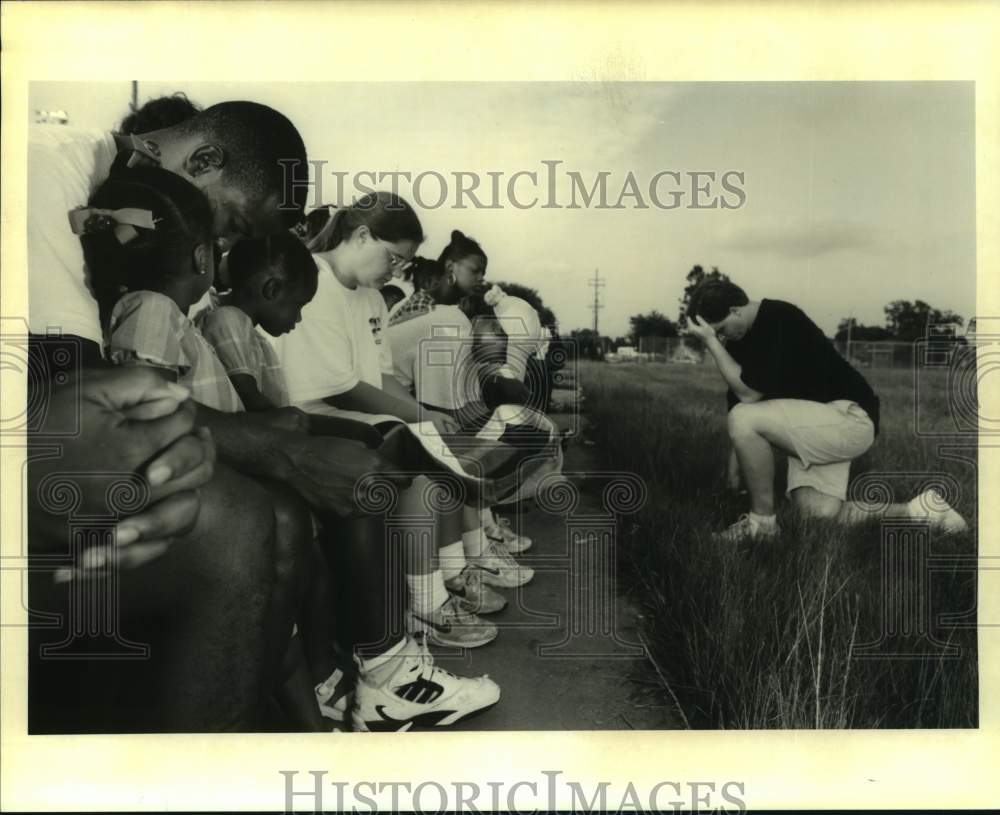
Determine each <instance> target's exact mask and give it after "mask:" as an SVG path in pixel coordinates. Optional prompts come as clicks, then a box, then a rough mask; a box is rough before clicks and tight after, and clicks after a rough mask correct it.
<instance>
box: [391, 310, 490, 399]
mask: <svg viewBox="0 0 1000 815" xmlns="http://www.w3.org/2000/svg"><path fill="white" fill-rule="evenodd" d="M388 334H389V342H390V344H391V346H392V361H393V366H394V367H393V373H394V375H395V377H396V379H398V380H399V381H400V382H401V383H402V385H403V387H405V388H408V389H411V390H412V391H413V393H414V395H415V396H416V398H417V401H418V402H423V403H424V404H425V405H433V406H434V407H439V408H446V409H448V410H456V409H458V408H461V407H463V406H465V405H466V404H468V403H469V402H475V401H480V400H481V399H482V393H481V391H480V389H479V379H478V375H477V370H476V364H475V360H473V358H472V323H470V322H469V318H468V317H466V316H465V314H464V313H463V312H462V310H461V309H460V308H458V306H435V307H434V308H433V309H432V310H431V311H430V312H428V313H427V314H421V315H419V316H417V317H411V318H409V319H407V320H404V321H402V322H400V323H397V324H396V325H394V326H391V327H390V328H389V332H388Z"/></svg>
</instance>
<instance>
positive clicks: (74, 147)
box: [27, 125, 118, 345]
mask: <svg viewBox="0 0 1000 815" xmlns="http://www.w3.org/2000/svg"><path fill="white" fill-rule="evenodd" d="M117 154H118V149H117V146H116V144H115V140H114V137H113V136H112V135H111V134H110V133H107V132H102V131H89V130H80V129H77V128H72V127H66V126H62V125H32V126H31V127H30V128H29V130H28V213H27V226H28V315H29V316H28V325H29V328H30V331H31V332H32V333H33V334H43V335H44V334H48V333H51V332H56V331H58V332H61V333H63V334H73V335H75V336H78V337H82V338H83V339H86V340H90V341H91V342H94V343H97V344H98V345H101V344H102V332H101V321H100V317H99V314H98V308H97V300H96V299H95V298H94V296H93V294H92V293H91V290H90V287H89V285H88V279H87V272H86V267H85V263H84V259H83V249H82V247H81V246H80V239H79V237H78V236H76V235H74V234H73V231H72V230H71V229H70V225H69V212H70V210H72V209H75V208H76V207H80V206H83V205H85V204H86V203H87V200H88V199H89V198H90V196H91V194H92V193H93V192H94V191H95V190H96V189H97V187H98V186H99V185H100V184H101V183H102V182H103V181H104V180H105V179H106V178H107V177H108V175H109V173H110V172H111V167H112V164H113V163H114V161H115V157H116V156H117Z"/></svg>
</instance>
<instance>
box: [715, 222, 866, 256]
mask: <svg viewBox="0 0 1000 815" xmlns="http://www.w3.org/2000/svg"><path fill="white" fill-rule="evenodd" d="M878 244H879V239H878V235H877V233H876V231H875V230H874V229H873V228H872V227H870V226H867V225H865V224H856V223H850V222H848V221H837V220H820V221H782V222H764V223H761V222H756V223H748V224H743V225H740V226H736V227H730V228H729V229H727V230H724V231H723V233H722V234H721V236H720V239H719V241H718V244H717V245H718V246H720V247H721V248H724V249H731V250H735V251H740V252H760V253H766V254H774V255H783V256H786V257H789V258H796V259H801V258H815V257H821V256H823V255H832V254H834V253H836V252H843V251H847V250H852V249H872V248H875V247H877V246H878Z"/></svg>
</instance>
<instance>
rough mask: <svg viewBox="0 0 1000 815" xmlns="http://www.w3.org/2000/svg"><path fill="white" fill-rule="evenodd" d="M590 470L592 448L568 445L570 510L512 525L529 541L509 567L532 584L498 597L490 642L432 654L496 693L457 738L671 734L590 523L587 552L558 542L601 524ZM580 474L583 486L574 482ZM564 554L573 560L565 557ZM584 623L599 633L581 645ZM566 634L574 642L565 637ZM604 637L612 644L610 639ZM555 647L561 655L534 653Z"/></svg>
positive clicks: (599, 484) (566, 418)
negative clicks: (574, 499)
mask: <svg viewBox="0 0 1000 815" xmlns="http://www.w3.org/2000/svg"><path fill="white" fill-rule="evenodd" d="M552 418H553V419H555V420H556V421H557V422H558V423H559V424H560V426H561V427H563V428H566V427H572V426H573V425H574V424H575V420H574V419H573V417H572V416H570V415H566V414H556V415H554V416H553V417H552ZM576 429H577V430H579V428H576ZM595 468H596V465H595V463H594V455H593V450H592V448H590V447H588V446H586V445H585V443H584V442H583V439H582V438H581V437H580V436H579V435H577V436H576V437H575V438H574V439H573V441H571V443H570V445H569V447H568V449H567V451H566V465H565V468H564V471H565V472H566V473H568V474H570V477H571V480H572V482H573V483H574V484H575V485H576V486H578V487H579V488H580V498H579V503H578V504H577V506H576V508H575V509H574V510H573V511H572V512H570V513H563V514H561V515H560V514H556V513H553V512H549V511H546V510H545V509H543V508H542V507H538V506H536V507H534V508H533V509H531V510H530V511H528V512H525V513H524V514H523V516H522V517H520V518H512V521H513V522H514V524H515V526H520V527H521V528H523V529H524V531H525V532H526V533H527V534H528V535H529V536H530V537H531V538H532V539H533V541H534V546H533V547H532V549H531V550H530V551H529V552H527V553H525V554H523V555H521V556H520V557H519V560H521V561H522V562H524V563H527V564H530V565H532V566H533V567H535V569H536V575H535V578H534V580H533V581H532V582H531V583H529V584H528V585H527V586H524V587H522V588H521V589H510V590H506V591H505V594H506V596H507V598H508V606H507V608H506V609H504V610H503V611H502V612H500V613H499V614H495V615H491V616H490V619H491V620H493V621H494V622H495V623H496V624H497V626H498V627H499V628H500V635H499V637H497V639H496V640H494V641H493V642H492V643H490V644H489V645H486V646H484V647H482V648H476V649H471V650H469V651H467V652H466V653H465V655H464V656H463V655H462V654H461V652H460V651H449V650H447V649H435V654H436V657H437V660H438V662H439V664H440V665H441V666H442V667H445V668H448V669H450V670H454V671H455V672H460V673H465V674H467V675H468V674H480V673H489V675H490V676H491V677H492V678H493V679H495V680H496V681H497V683H498V684H499V685H500V687H501V689H502V693H503V696H502V698H501V700H500V703H499V704H498V705H497V706H496V707H494V708H493V709H491V710H489V711H487V712H486V713H483V714H481V715H479V716H478V717H474V718H471V719H469V720H468V721H466V722H463V723H461V724H459V725H458V726H457V729H464V730H627V729H637V730H648V729H657V728H662V729H674V728H677V727H678V725H677V721H676V718H675V714H674V713H673V711H672V710H671V709H670V708H668V707H664V706H663V700H662V693H661V692H660V687H659V684H658V679H657V677H656V673H655V671H654V670H653V668H652V665H651V663H650V662H649V660H648V659H647V658H646V656H645V651H644V649H643V648H642V646H641V645H640V644H639V637H638V634H637V632H636V629H635V622H636V611H635V609H634V607H633V606H632V604H631V603H630V602H629V600H628V598H626V597H622V596H620V592H618V591H617V590H615V588H614V585H613V580H614V577H613V575H612V574H611V573H610V568H608V561H607V554H608V550H609V548H610V547H607V546H606V547H604V549H603V550H602V549H601V545H600V543H599V532H600V529H599V527H600V526H601V524H600V522H599V521H598V522H597V523H596V524H593V523H591V524H589V526H588V523H587V522H584V523H583V528H584V530H586V529H588V528H589V529H594V528H595V526H596V527H598V529H597V530H596V532H595V533H592V534H591V538H590V541H591V542H590V543H589V544H584V546H585V547H589V548H586V549H581V548H580V546H581V544H579V543H577V544H576V546H575V547H571V545H570V543H569V540H568V530H567V523H569V524H570V525H573V524H578V523H580V522H581V519H582V518H583V517H584V516H588V515H589V516H598V515H600V514H602V503H603V502H602V492H601V491H602V488H603V486H604V484H605V483H606V479H603V478H602V477H601V476H596V475H594V471H595ZM574 473H576V474H578V475H573V474H574ZM585 473H587V474H590V477H588V478H586V479H585V478H583V477H582V474H585ZM605 529H606V527H605ZM585 535H586V532H585ZM606 540H610V539H606ZM574 549H575V551H576V552H577V556H576V558H574V557H573V556H572V554H571V553H572V552H573V551H574ZM584 552H586V554H582V553H584ZM595 554H597V556H596V557H595V556H594V555H595ZM612 608H613V617H614V620H613V623H612V622H611V617H612V613H611V611H610V609H612ZM588 623H589V627H590V629H591V630H593V629H595V628H596V629H597V631H598V632H602V629H603V632H602V633H599V634H598V635H596V636H585V635H584V634H585V632H586V631H587V630H588ZM574 629H575V630H576V632H577V636H571V633H572V632H573V631H574ZM611 630H613V631H615V632H616V636H611V635H610V633H609V632H610V631H611ZM616 640H617V642H616ZM560 644H562V647H561V648H556V649H555V650H550V651H549V652H547V653H543V652H544V651H545V650H546V649H547V648H548V649H552V648H553V646H559V645H560Z"/></svg>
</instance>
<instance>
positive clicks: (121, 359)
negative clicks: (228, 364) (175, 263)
mask: <svg viewBox="0 0 1000 815" xmlns="http://www.w3.org/2000/svg"><path fill="white" fill-rule="evenodd" d="M108 335H109V337H108V358H109V359H110V360H111V361H112V362H113V363H114V364H116V365H148V366H150V367H154V368H162V369H165V370H168V371H172V372H173V373H174V374H176V375H177V381H178V382H179V383H180V384H181V385H184V386H185V387H187V388H188V389H189V390H190V391H191V398H192V399H194V401H196V402H198V403H199V404H202V405H205V406H206V407H210V408H215V409H216V410H221V411H223V412H224V413H236V412H238V411H242V410H243V402H242V401H241V400H240V397H239V396H238V395H237V393H236V390H235V389H234V388H233V385H232V383H231V382H230V381H229V376H228V375H227V374H226V369H225V368H224V367H223V365H222V363H221V362H220V361H219V358H218V356H216V353H215V350H214V349H213V348H212V346H211V345H210V344H209V343H208V340H206V339H205V338H204V337H203V336H202V335H201V332H200V331H199V330H198V329H197V328H196V327H195V325H194V323H192V322H191V321H190V320H189V319H188V318H187V317H185V316H184V315H183V314H182V313H181V310H180V308H178V307H177V304H176V303H175V302H174V301H173V300H171V299H170V298H169V297H167V296H166V295H165V294H160V293H159V292H153V291H133V292H129V293H128V294H126V295H124V296H123V297H122V298H121V299H120V300H119V301H118V302H117V303H116V304H115V307H114V310H113V311H112V312H111V321H110V325H109V328H108Z"/></svg>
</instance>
